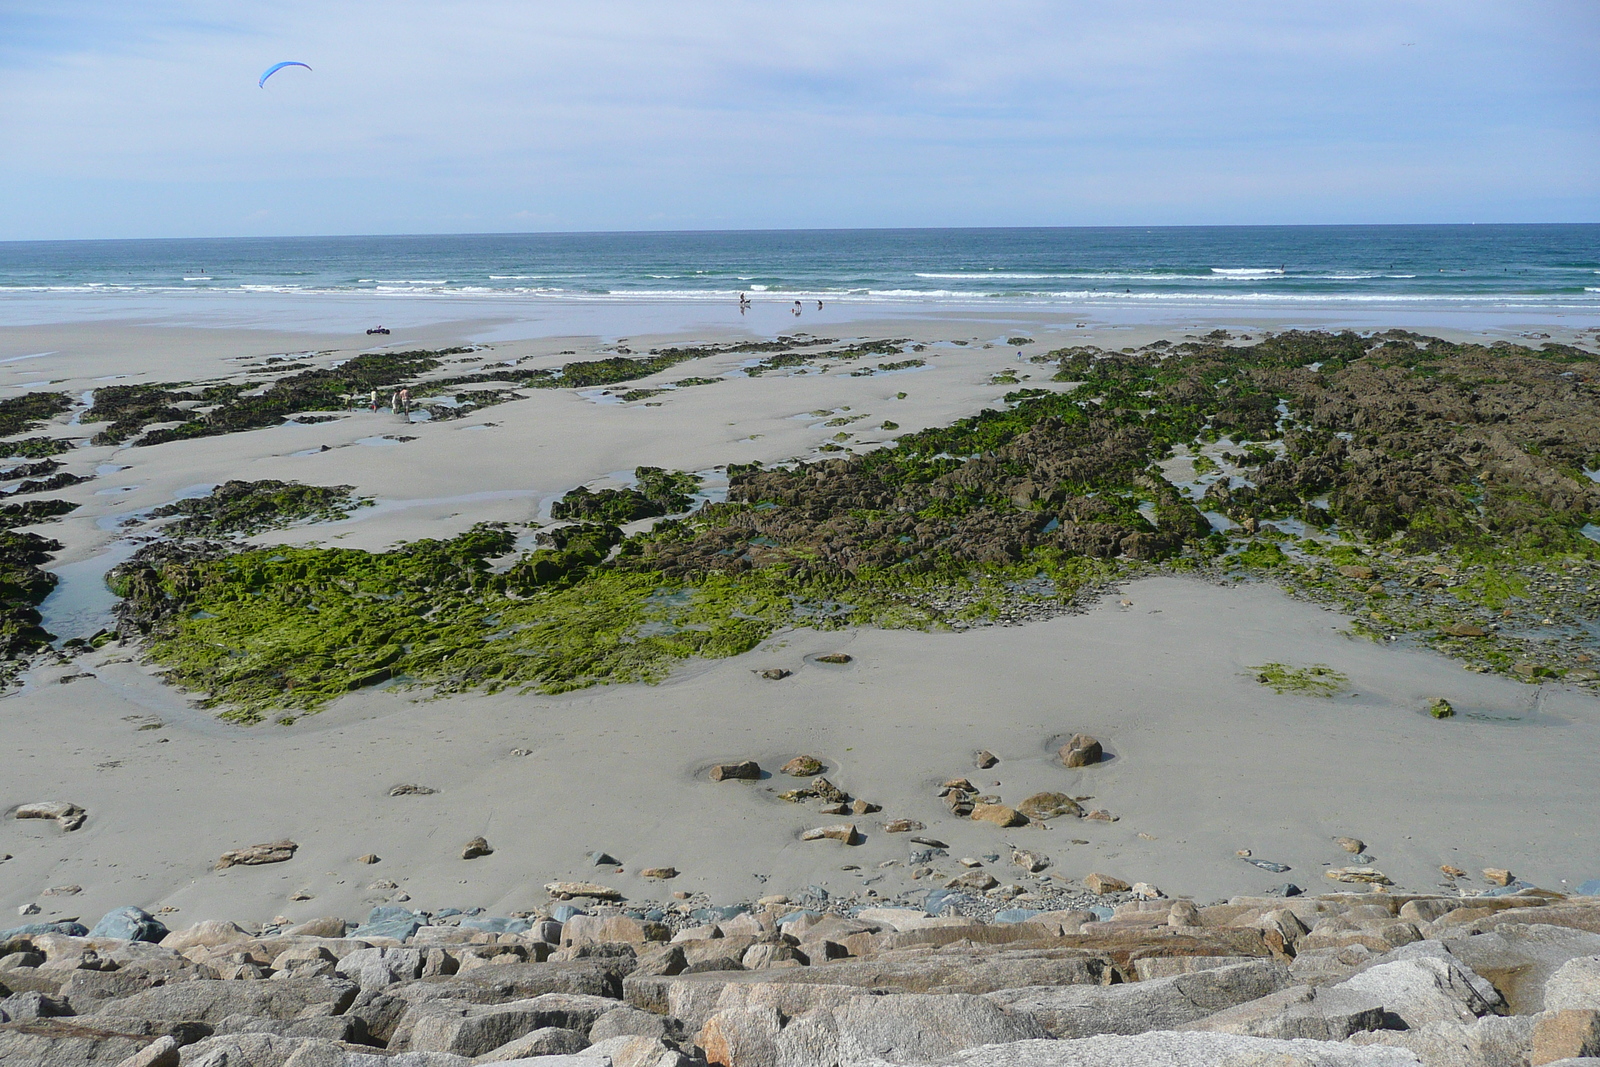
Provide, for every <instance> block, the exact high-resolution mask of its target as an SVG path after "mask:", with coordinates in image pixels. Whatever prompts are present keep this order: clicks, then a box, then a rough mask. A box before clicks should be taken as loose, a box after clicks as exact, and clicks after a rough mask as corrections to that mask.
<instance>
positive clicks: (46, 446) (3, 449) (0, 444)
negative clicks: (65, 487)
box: [0, 437, 73, 459]
mask: <svg viewBox="0 0 1600 1067" xmlns="http://www.w3.org/2000/svg"><path fill="white" fill-rule="evenodd" d="M72 448H73V445H72V442H71V441H70V440H68V439H67V438H65V437H24V438H22V439H21V440H19V441H0V453H4V454H5V456H6V457H7V458H13V459H48V458H49V457H50V456H59V455H61V453H63V452H71V451H72Z"/></svg>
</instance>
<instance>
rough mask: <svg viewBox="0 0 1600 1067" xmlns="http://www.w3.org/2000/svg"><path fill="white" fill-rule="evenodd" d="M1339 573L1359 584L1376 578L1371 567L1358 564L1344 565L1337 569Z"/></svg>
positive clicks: (1375, 572)
mask: <svg viewBox="0 0 1600 1067" xmlns="http://www.w3.org/2000/svg"><path fill="white" fill-rule="evenodd" d="M1339 573H1340V574H1342V575H1344V576H1345V577H1346V578H1354V579H1356V580H1357V581H1361V582H1370V581H1371V580H1372V579H1373V578H1375V577H1377V571H1374V570H1373V569H1372V568H1371V567H1366V566H1363V565H1362V564H1360V563H1346V564H1345V565H1344V566H1342V567H1340V568H1339Z"/></svg>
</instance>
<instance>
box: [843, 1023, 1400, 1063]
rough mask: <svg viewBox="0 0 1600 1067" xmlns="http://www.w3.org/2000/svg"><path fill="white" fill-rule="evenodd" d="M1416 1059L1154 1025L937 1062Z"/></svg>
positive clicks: (989, 1049) (1395, 1052)
mask: <svg viewBox="0 0 1600 1067" xmlns="http://www.w3.org/2000/svg"><path fill="white" fill-rule="evenodd" d="M1419 1062H1420V1061H1419V1060H1418V1059H1417V1057H1416V1056H1415V1055H1414V1054H1412V1053H1410V1052H1408V1051H1406V1050H1405V1049H1397V1048H1360V1047H1357V1046H1354V1045H1345V1044H1340V1043H1337V1042H1332V1041H1272V1040H1267V1039H1263V1038H1256V1037H1238V1036H1235V1035H1232V1034H1204V1033H1182V1032H1173V1031H1166V1030H1155V1031H1151V1032H1150V1033H1147V1034H1137V1035H1134V1036H1131V1037H1125V1036H1120V1035H1110V1034H1108V1035H1103V1036H1100V1037H1085V1038H1079V1039H1077V1040H1074V1041H1022V1042H1017V1043H1014V1044H1006V1045H989V1046H985V1047H983V1048H975V1049H970V1050H968V1051H966V1052H963V1053H957V1054H956V1055H955V1056H952V1057H949V1058H946V1059H941V1060H939V1061H938V1062H937V1067H1418V1064H1419ZM874 1067H876V1065H874Z"/></svg>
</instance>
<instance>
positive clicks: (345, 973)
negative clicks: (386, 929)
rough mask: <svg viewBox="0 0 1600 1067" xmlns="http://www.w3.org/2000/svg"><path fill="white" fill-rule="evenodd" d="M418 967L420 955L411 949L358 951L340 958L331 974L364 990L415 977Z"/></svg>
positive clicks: (420, 972)
mask: <svg viewBox="0 0 1600 1067" xmlns="http://www.w3.org/2000/svg"><path fill="white" fill-rule="evenodd" d="M422 966H423V954H422V952H421V951H419V950H417V949H414V948H360V949H356V950H355V951H354V952H352V953H350V954H348V955H347V956H345V957H344V958H343V959H341V960H340V961H339V962H338V963H337V964H336V965H335V966H334V971H335V972H336V973H337V974H339V975H341V976H342V977H345V978H348V979H350V980H351V981H352V982H355V983H356V984H357V985H359V986H360V987H361V988H362V990H363V991H365V990H373V989H383V988H385V987H387V986H391V985H394V984H395V983H397V982H405V981H409V980H411V979H413V978H417V977H419V976H420V975H421V974H422Z"/></svg>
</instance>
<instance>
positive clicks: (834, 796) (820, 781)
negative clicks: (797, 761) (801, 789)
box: [810, 778, 850, 804]
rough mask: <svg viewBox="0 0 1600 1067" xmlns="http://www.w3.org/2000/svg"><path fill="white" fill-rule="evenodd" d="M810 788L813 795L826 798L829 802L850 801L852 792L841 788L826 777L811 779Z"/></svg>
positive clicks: (840, 802) (846, 802) (842, 802)
mask: <svg viewBox="0 0 1600 1067" xmlns="http://www.w3.org/2000/svg"><path fill="white" fill-rule="evenodd" d="M810 789H811V793H812V795H813V796H816V797H818V798H820V799H822V800H826V801H827V802H828V803H829V804H848V803H850V794H849V793H846V792H845V791H844V790H843V789H840V788H839V787H838V786H836V785H834V784H833V783H832V782H830V781H828V780H827V779H826V778H813V779H811V786H810Z"/></svg>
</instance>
